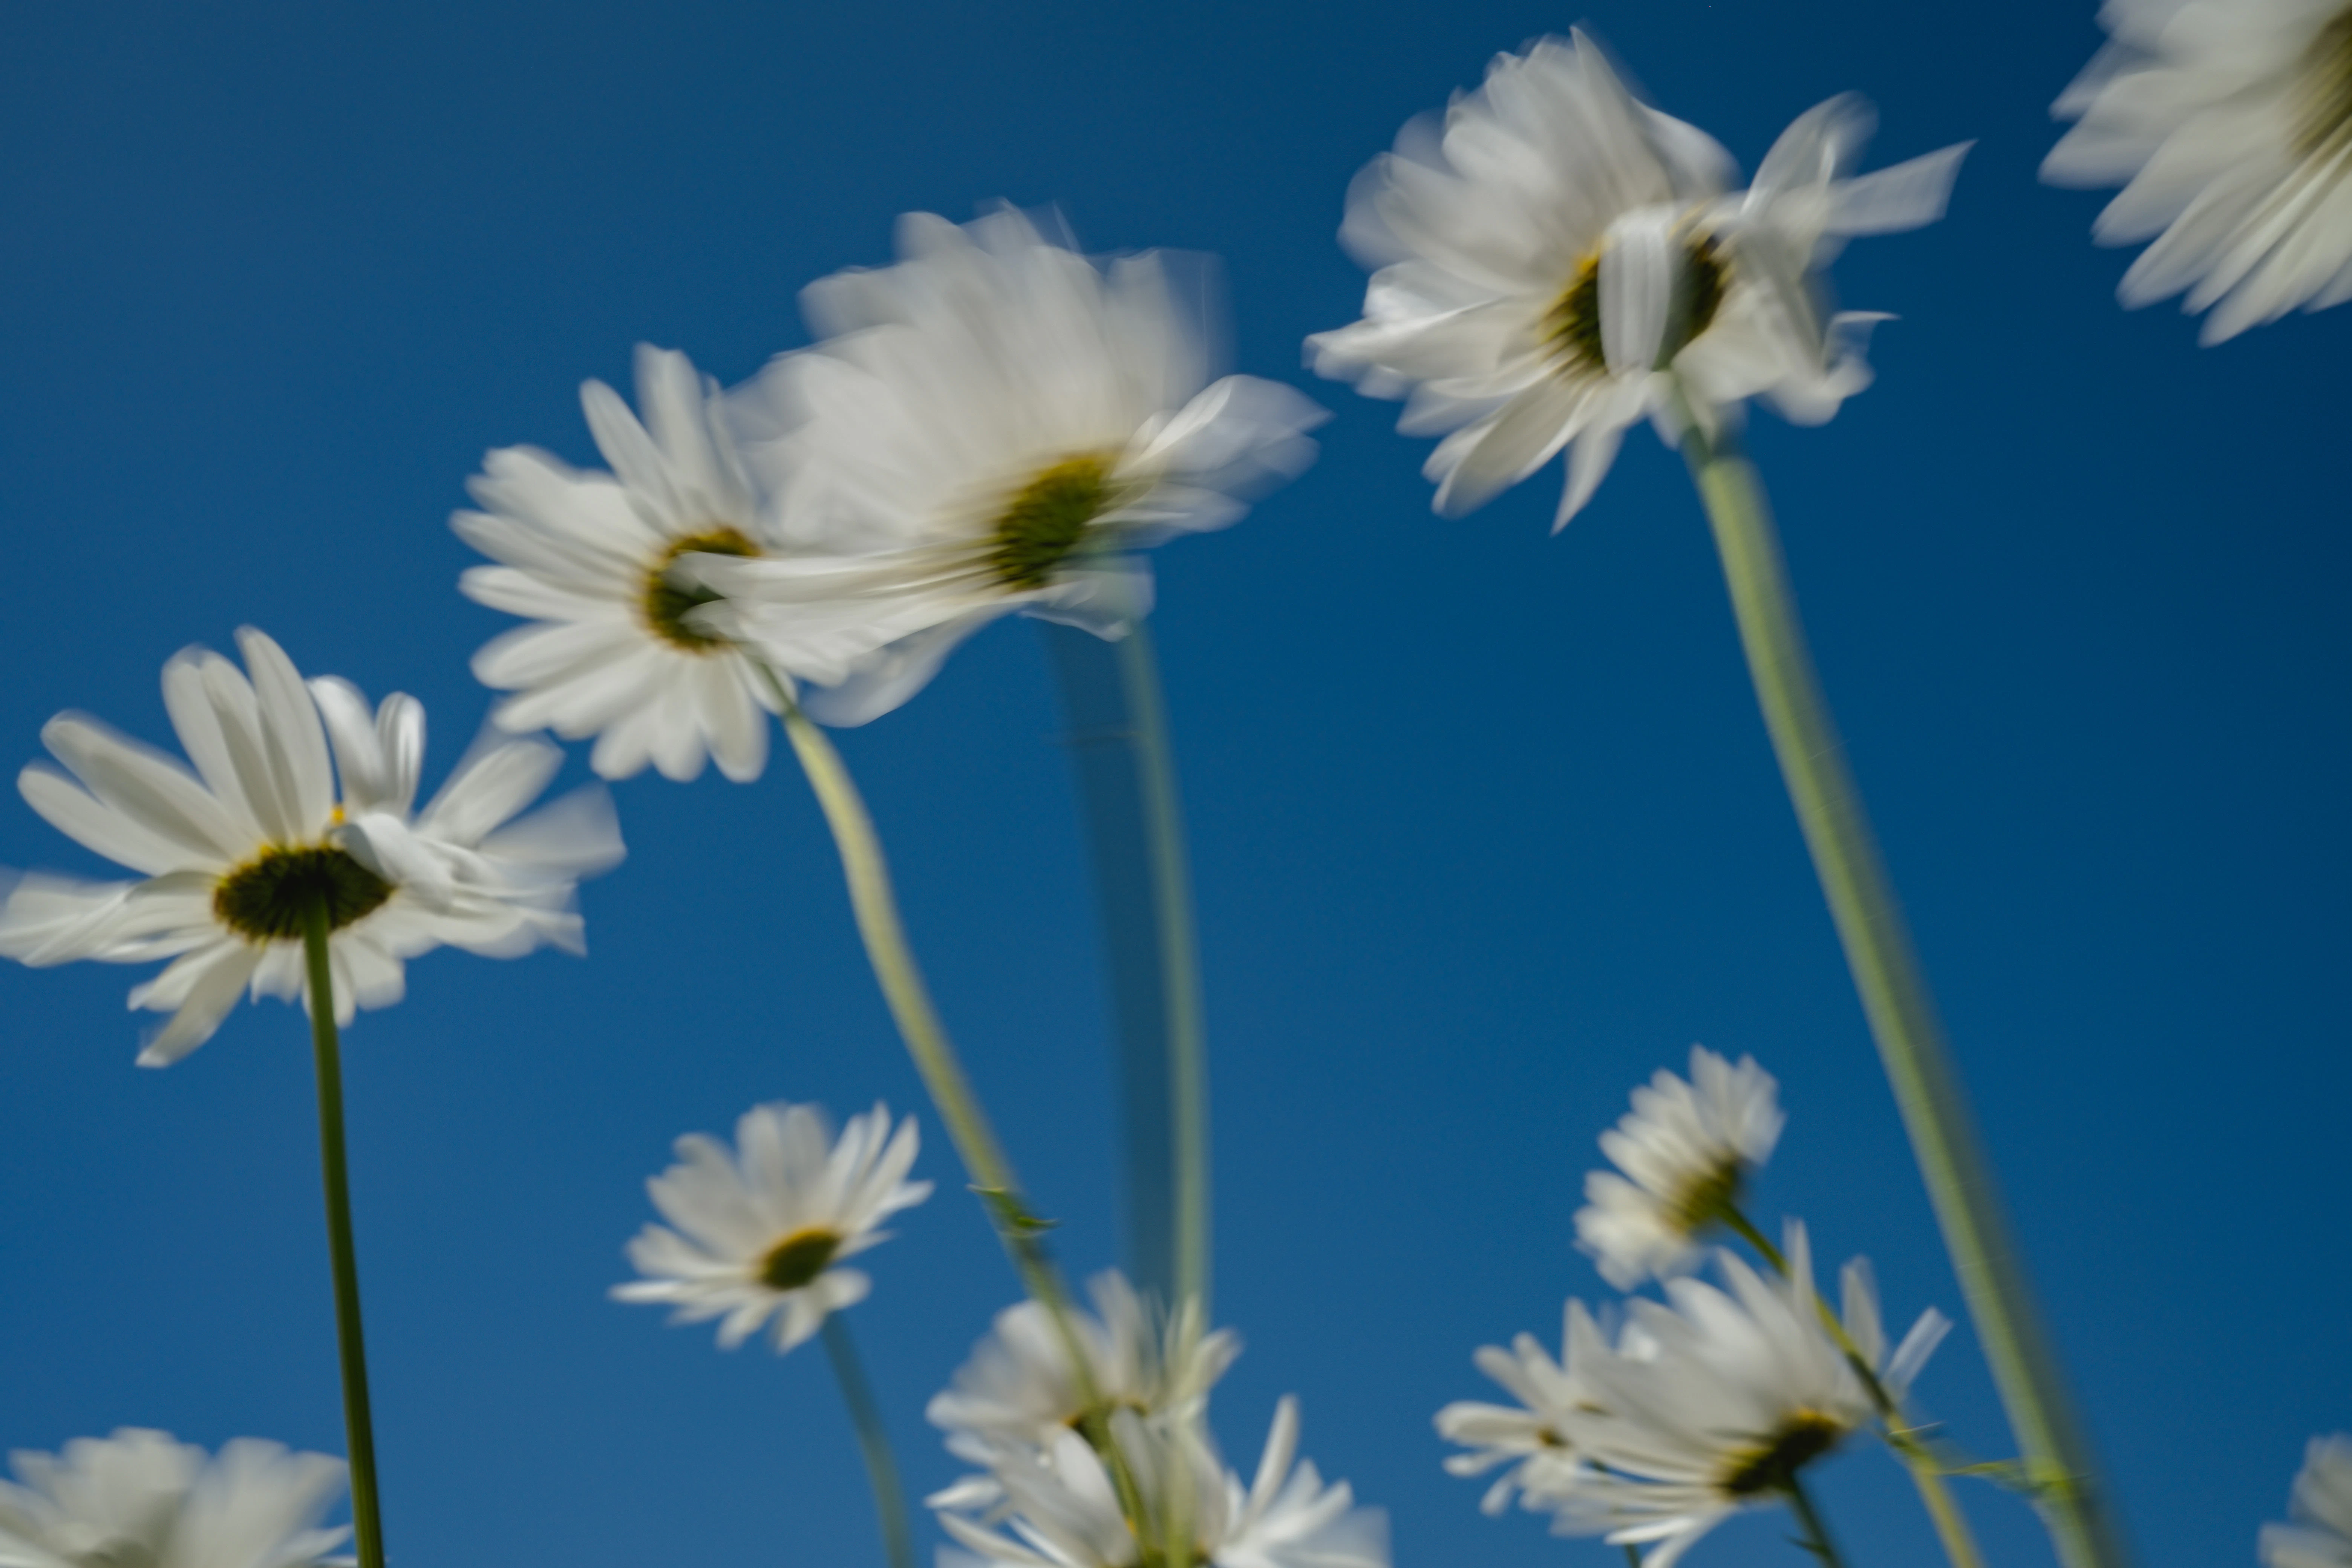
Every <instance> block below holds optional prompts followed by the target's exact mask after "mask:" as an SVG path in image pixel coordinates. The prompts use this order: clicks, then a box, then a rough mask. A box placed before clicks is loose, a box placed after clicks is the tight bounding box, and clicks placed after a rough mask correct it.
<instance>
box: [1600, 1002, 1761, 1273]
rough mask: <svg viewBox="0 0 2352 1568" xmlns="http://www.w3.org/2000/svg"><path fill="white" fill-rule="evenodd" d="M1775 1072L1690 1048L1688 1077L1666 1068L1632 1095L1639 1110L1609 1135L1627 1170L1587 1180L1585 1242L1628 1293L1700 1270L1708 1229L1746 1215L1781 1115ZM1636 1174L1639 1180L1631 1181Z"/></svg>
mask: <svg viewBox="0 0 2352 1568" xmlns="http://www.w3.org/2000/svg"><path fill="white" fill-rule="evenodd" d="M1779 1087H1780V1086H1779V1085H1778V1084H1776V1083H1775V1082H1774V1081H1773V1079H1772V1075H1771V1074H1769V1073H1768V1072H1766V1071H1765V1070H1764V1069H1763V1068H1760V1067H1758V1066H1757V1065H1756V1058H1753V1057H1742V1058H1739V1065H1738V1067H1733V1066H1732V1065H1731V1064H1730V1063H1728V1062H1727V1061H1725V1060H1724V1059H1723V1058H1721V1057H1719V1056H1717V1055H1716V1054H1715V1053H1714V1052H1713V1051H1710V1050H1708V1049H1706V1047H1703V1046H1693V1047H1691V1076H1690V1079H1689V1080H1688V1081H1687V1082H1685V1080H1684V1079H1679V1078H1676V1077H1675V1075H1674V1074H1673V1073H1671V1072H1668V1071H1667V1070H1666V1069H1665V1068H1659V1069H1658V1072H1657V1076H1656V1077H1654V1078H1653V1079H1651V1080H1650V1082H1649V1083H1648V1084H1647V1085H1646V1086H1644V1087H1643V1088H1639V1089H1635V1090H1634V1091H1633V1110H1631V1111H1630V1112H1629V1113H1627V1114H1626V1116H1625V1117H1624V1118H1623V1119H1622V1121H1619V1122H1618V1123H1617V1125H1616V1126H1615V1127H1614V1128H1612V1129H1611V1130H1610V1131H1606V1132H1603V1133H1602V1134H1601V1152H1602V1153H1604V1154H1606V1155H1608V1156H1609V1158H1610V1160H1611V1161H1612V1163H1614V1164H1615V1165H1616V1166H1617V1169H1618V1170H1619V1171H1622V1172H1623V1173H1624V1174H1623V1175H1622V1176H1621V1175H1618V1174H1616V1173H1613V1172H1609V1171H1595V1172H1592V1173H1591V1174H1589V1175H1587V1176H1586V1177H1585V1178H1584V1195H1585V1198H1586V1200H1587V1202H1586V1206H1585V1207H1583V1208H1581V1209H1579V1210H1578V1211H1577V1214H1576V1237H1577V1245H1578V1246H1579V1247H1582V1248H1583V1249H1584V1250H1585V1251H1586V1252H1588V1253H1590V1254H1591V1255H1592V1258H1593V1260H1594V1261H1595V1263H1596V1264H1598V1266H1599V1267H1600V1269H1601V1278H1603V1279H1607V1280H1608V1281H1609V1283H1611V1284H1612V1285H1614V1286H1616V1287H1617V1288H1618V1289H1621V1290H1631V1289H1633V1288H1635V1287H1636V1286H1638V1285H1640V1284H1641V1282H1642V1281H1643V1280H1644V1279H1650V1278H1651V1277H1653V1276H1655V1277H1657V1278H1660V1279H1664V1278H1666V1277H1668V1276H1670V1275H1674V1274H1679V1273H1684V1272H1686V1271H1687V1270H1689V1269H1690V1268H1695V1267H1696V1265H1697V1263H1698V1260H1699V1258H1700V1257H1701V1255H1702V1254H1701V1247H1700V1242H1701V1238H1702V1237H1703V1236H1704V1234H1705V1232H1706V1228H1707V1227H1708V1226H1711V1225H1717V1224H1720V1223H1724V1222H1726V1221H1727V1220H1729V1219H1730V1218H1732V1217H1733V1216H1734V1215H1736V1214H1737V1213H1738V1202H1739V1194H1740V1191H1741V1189H1742V1187H1743V1186H1744V1185H1745V1184H1746V1183H1747V1180H1748V1176H1749V1175H1750V1174H1751V1173H1754V1172H1755V1171H1757V1170H1759V1168H1761V1167H1762V1165H1763V1163H1764V1162H1765V1161H1766V1160H1769V1159H1770V1158H1771V1156H1772V1146H1773V1145H1774V1144H1775V1143H1776V1142H1779V1141H1780V1127H1781V1124H1782V1123H1783V1122H1784V1121H1786V1120H1787V1118H1786V1117H1785V1116H1784V1115H1783V1114H1782V1113H1781V1110H1780V1100H1779V1098H1778V1094H1777V1092H1776V1091H1777V1090H1778V1089H1779ZM1628 1178H1631V1179H1630V1180H1629V1179H1628Z"/></svg>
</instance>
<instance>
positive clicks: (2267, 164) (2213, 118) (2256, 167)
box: [2042, 0, 2352, 344]
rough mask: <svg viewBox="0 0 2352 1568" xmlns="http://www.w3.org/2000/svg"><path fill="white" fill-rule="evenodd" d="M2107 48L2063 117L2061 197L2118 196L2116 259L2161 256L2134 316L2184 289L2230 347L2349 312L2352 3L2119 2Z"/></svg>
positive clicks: (2108, 235)
mask: <svg viewBox="0 0 2352 1568" xmlns="http://www.w3.org/2000/svg"><path fill="white" fill-rule="evenodd" d="M2099 21H2100V23H2101V25H2102V26H2105V28H2106V30H2107V32H2108V34H2109V36H2110V40H2111V41H2110V42H2109V43H2108V45H2107V47H2105V49H2103V50H2102V51H2101V52H2100V53H2099V55H2098V56H2097V58H2095V59H2094V60H2093V61H2092V62H2091V64H2090V66H2089V68H2086V69H2085V70H2084V72H2083V74H2082V76H2081V77H2079V78H2078V79H2076V80H2075V81H2074V85H2073V86H2071V87H2069V88H2068V89H2066V92H2065V94H2064V95H2063V97H2061V98H2060V99H2059V100H2058V101H2057V103H2056V104H2054V105H2053V108H2052V112H2053V113H2054V114H2055V115H2057V116H2058V117H2059V118H2061V119H2063V120H2072V121H2075V122H2076V123H2075V125H2074V129H2073V130H2071V131H2069V132H2067V133H2066V134H2065V136H2064V137H2063V139H2062V140H2061V141H2060V142H2059V143H2058V145H2057V146H2056V147H2055V148H2053V149H2052V151H2051V153H2050V156H2049V157H2048V159H2047V160H2045V161H2044V162H2043V163H2042V178H2043V179H2045V180H2047V181H2050V182H2051V183H2052V184H2064V185H2116V184H2120V185H2122V186H2123V187H2124V189H2123V192H2122V194H2121V195H2117V196H2116V199H2115V200H2114V201H2112V202H2110V203H2108V204H2107V206H2106V209H2105V211H2104V212H2102V213H2101V214H2100V215H2099V217H2098V221H2097V222H2096V224H2095V225H2094V226H2093V228H2092V231H2091V232H2092V234H2093V235H2094V237H2096V238H2097V240H2098V242H2099V243H2100V244H2102V245H2132V244H2137V242H2139V241H2141V240H2144V239H2152V240H2153V243H2152V244H2150V245H2149V246H2148V247H2147V249H2146V250H2144V251H2142V252H2140V254H2139V256H2138V257H2137V258H2136V259H2135V260H2134V261H2133V262H2132V265H2131V267H2130V268H2129V269H2128V270H2127V271H2126V272H2125V274H2124V278H2123V281H2122V283H2121V284H2119V285H2118V286H2117V288H2116V294H2117V296H2118V297H2119V298H2120V299H2121V300H2123V302H2124V303H2125V304H2126V305H2127V306H2139V305H2145V304H2148V303H2150V302H2151V301H2154V300H2163V299H2168V298H2170V297H2171V296H2172V295H2175V294H2179V293H2182V292H2183V291H2184V290H2185V291H2186V294H2187V298H2186V299H2184V300H2182V301H2181V308H2182V309H2183V310H2189V311H2198V310H2209V309H2210V310H2211V314H2210V315H2208V316H2207V317H2206V318H2205V322H2204V326H2203V328H2202V329H2201V330H2200V332H2199V341H2200V342H2205V343H2208V344H2210V343H2218V342H2222V341H2223V340H2225V339H2228V338H2232V337H2235V336H2237V335H2238V334H2239V333H2240V332H2242V331H2245V330H2246V329H2247V328H2249V327H2254V326H2260V325H2263V323H2265V322H2268V321H2276V320H2278V319H2279V318H2280V317H2281V316H2284V315H2285V314H2286V313H2287V312H2288V311H2289V310H2294V309H2295V308H2296V307H2297V306H2300V307H2302V308H2303V309H2305V310H2324V309H2326V307H2328V306H2330V305H2340V304H2342V303H2343V302H2344V301H2345V300H2347V299H2352V177H2348V176H2352V5H2346V4H2344V0H2186V3H2184V0H2106V4H2105V5H2104V6H2102V7H2101V9H2100V12H2099Z"/></svg>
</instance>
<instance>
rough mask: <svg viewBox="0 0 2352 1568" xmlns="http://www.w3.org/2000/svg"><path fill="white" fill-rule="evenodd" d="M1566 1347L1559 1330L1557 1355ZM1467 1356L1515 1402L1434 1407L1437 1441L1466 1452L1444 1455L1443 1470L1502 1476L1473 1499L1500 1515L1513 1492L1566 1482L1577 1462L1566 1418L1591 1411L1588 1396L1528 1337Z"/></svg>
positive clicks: (1569, 1368)
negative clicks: (1585, 1409)
mask: <svg viewBox="0 0 2352 1568" xmlns="http://www.w3.org/2000/svg"><path fill="white" fill-rule="evenodd" d="M1567 1343H1568V1335H1567V1332H1566V1331H1565V1330H1564V1329H1563V1331H1562V1332H1561V1344H1562V1349H1563V1352H1565V1350H1566V1347H1567ZM1472 1359H1473V1360H1474V1361H1475V1363H1476V1364H1477V1367H1478V1370H1479V1371H1481V1372H1483V1373H1486V1375H1487V1376H1488V1377H1491V1378H1493V1379H1494V1380H1495V1381H1496V1383H1499V1384H1502V1385H1503V1387H1504V1388H1505V1389H1506V1390H1507V1391H1508V1392H1509V1393H1510V1394H1512V1395H1513V1396H1514V1397H1515V1398H1517V1400H1518V1403H1517V1405H1489V1404H1486V1403H1485V1402H1483V1401H1480V1400H1471V1399H1463V1400H1456V1401H1455V1402H1454V1403H1453V1404H1452V1405H1447V1406H1445V1408H1444V1409H1443V1410H1440V1411H1439V1412H1438V1413H1437V1434H1438V1436H1441V1437H1444V1439H1445V1440H1446V1441H1447V1442H1449V1443H1458V1444H1460V1445H1461V1446H1462V1447H1465V1448H1467V1449H1469V1450H1470V1452H1468V1453H1466V1454H1449V1455H1447V1456H1446V1458H1445V1468H1446V1471H1447V1473H1449V1474H1451V1475H1456V1476H1483V1475H1485V1474H1486V1473H1487V1472H1488V1471H1490V1470H1493V1469H1496V1468H1502V1470H1503V1473H1502V1474H1501V1475H1500V1476H1497V1477H1496V1479H1495V1480H1494V1483H1493V1484H1492V1485H1490V1486H1489V1487H1488V1488H1487V1489H1486V1496H1485V1497H1483V1498H1481V1499H1480V1500H1479V1502H1478V1507H1479V1509H1480V1510H1481V1511H1483V1512H1486V1513H1488V1514H1496V1513H1500V1512H1502V1511H1503V1510H1504V1509H1506V1508H1507V1507H1508V1506H1510V1501H1511V1496H1512V1494H1513V1493H1514V1492H1516V1491H1518V1490H1521V1489H1528V1490H1536V1491H1540V1490H1543V1489H1546V1488H1548V1487H1549V1488H1557V1487H1559V1486H1561V1485H1563V1484H1567V1483H1569V1482H1570V1481H1572V1479H1573V1478H1574V1474H1575V1469H1576V1460H1575V1450H1574V1448H1573V1447H1571V1446H1570V1442H1569V1438H1568V1419H1569V1416H1570V1413H1571V1412H1573V1411H1575V1410H1577V1409H1579V1408H1582V1407H1587V1406H1590V1405H1591V1398H1592V1396H1591V1393H1590V1392H1589V1391H1588V1390H1587V1389H1586V1388H1585V1386H1584V1384H1582V1382H1581V1381H1580V1380H1579V1379H1578V1377H1577V1375H1576V1373H1575V1371H1574V1369H1573V1367H1572V1366H1571V1365H1570V1364H1568V1363H1563V1362H1558V1361H1554V1360H1553V1359H1552V1357H1551V1352H1549V1351H1547V1350H1545V1349H1544V1347H1543V1344H1542V1342H1540V1341H1538V1339H1537V1338H1536V1337H1535V1336H1534V1335H1533V1334H1520V1335H1518V1336H1517V1337H1516V1338H1514V1339H1513V1340H1512V1341H1511V1345H1510V1348H1509V1349H1508V1350H1505V1349H1504V1348H1503V1347H1502V1346H1500V1345H1484V1346H1481V1347H1480V1348H1479V1350H1478V1352H1477V1354H1476V1355H1475V1357H1473V1358H1472Z"/></svg>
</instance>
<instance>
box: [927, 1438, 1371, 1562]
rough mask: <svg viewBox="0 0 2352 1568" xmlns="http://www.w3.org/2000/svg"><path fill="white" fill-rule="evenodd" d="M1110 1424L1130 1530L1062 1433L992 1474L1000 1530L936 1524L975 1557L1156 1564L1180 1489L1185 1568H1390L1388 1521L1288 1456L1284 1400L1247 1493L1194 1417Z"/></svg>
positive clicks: (1106, 1486)
mask: <svg viewBox="0 0 2352 1568" xmlns="http://www.w3.org/2000/svg"><path fill="white" fill-rule="evenodd" d="M1111 1426H1112V1436H1113V1440H1114V1442H1115V1443H1116V1445H1117V1447H1118V1452H1119V1453H1120V1454H1121V1455H1122V1456H1124V1458H1125V1460H1126V1463H1127V1467H1128V1469H1129V1474H1130V1475H1131V1477H1132V1479H1133V1483H1134V1488H1135V1491H1136V1493H1137V1496H1138V1501H1139V1504H1140V1508H1141V1512H1142V1521H1141V1527H1140V1528H1139V1525H1138V1523H1137V1521H1133V1520H1131V1519H1130V1518H1129V1514H1128V1513H1127V1511H1126V1510H1125V1509H1123V1508H1122V1506H1121V1504H1120V1500H1119V1492H1118V1486H1117V1484H1115V1482H1114V1480H1113V1479H1112V1476H1111V1474H1110V1471H1109V1469H1108V1468H1107V1467H1106V1466H1105V1464H1104V1462H1103V1459H1102V1458H1101V1457H1100V1456H1099V1455H1097V1453H1096V1452H1095V1450H1094V1448H1093V1447H1091V1446H1089V1445H1088V1444H1087V1440H1086V1439H1085V1438H1084V1437H1082V1436H1079V1435H1078V1434H1077V1433H1076V1432H1073V1431H1070V1430H1067V1429H1065V1430H1063V1431H1062V1432H1061V1433H1059V1434H1058V1435H1057V1436H1055V1438H1054V1439H1053V1441H1052V1442H1051V1443H1050V1444H1048V1445H1047V1446H1046V1447H1045V1448H1044V1449H1042V1450H1041V1451H1039V1452H1038V1453H1037V1454H1036V1455H1034V1457H1024V1458H1019V1459H1011V1458H1008V1462H1007V1463H1006V1464H1005V1465H1004V1467H1003V1468H1002V1469H1001V1470H1000V1471H999V1472H998V1477H999V1479H1000V1480H1001V1482H1002V1483H1003V1489H1004V1491H1005V1493H1006V1495H1007V1497H1008V1499H1009V1508H1008V1511H1009V1515H1010V1517H1009V1520H1008V1521H1006V1522H1005V1523H1003V1524H1001V1525H998V1526H996V1527H993V1528H992V1527H991V1526H990V1525H989V1524H987V1523H984V1522H982V1521H978V1520H974V1519H971V1518H969V1517H966V1516H965V1515H964V1514H963V1513H961V1512H960V1511H957V1510H954V1509H951V1508H950V1509H943V1510H941V1511H940V1513H939V1514H938V1519H939V1521H940V1526H941V1527H942V1528H943V1529H945V1530H946V1531H947V1532H948V1533H949V1534H950V1536H952V1537H954V1539H955V1541H956V1542H957V1543H958V1544H959V1545H961V1546H963V1547H965V1548H967V1549H968V1550H970V1551H971V1552H975V1553H977V1554H978V1555H979V1556H980V1558H981V1559H982V1561H983V1562H988V1563H1007V1564H1012V1565H1013V1568H1165V1564H1166V1563H1168V1562H1169V1558H1170V1553H1169V1552H1168V1551H1167V1548H1166V1546H1165V1544H1164V1542H1162V1541H1161V1539H1160V1526H1161V1525H1162V1524H1163V1522H1164V1521H1165V1519H1166V1517H1167V1513H1168V1510H1169V1508H1170V1499H1171V1493H1175V1492H1177V1491H1178V1490H1179V1489H1180V1488H1181V1492H1182V1495H1184V1496H1185V1497H1186V1498H1187V1500H1188V1502H1187V1506H1188V1508H1189V1518H1190V1521H1191V1526H1192V1529H1191V1534H1192V1542H1191V1552H1190V1557H1191V1560H1192V1562H1195V1563H1208V1564H1213V1565H1214V1568H1388V1563H1389V1542H1388V1519H1387V1516H1386V1514H1385V1513H1383V1512H1382V1511H1381V1510H1379V1509H1370V1508H1359V1507H1357V1506H1356V1501H1355V1494H1354V1492H1353V1490H1352V1489H1350V1488H1349V1485H1348V1483H1347V1482H1345V1481H1339V1482H1336V1483H1334V1484H1331V1485H1328V1486H1327V1485H1325V1484H1324V1481H1323V1478H1322V1476H1321V1475H1320V1474H1319V1473H1318V1471H1317V1469H1316V1468H1315V1465H1314V1463H1313V1461H1311V1460H1302V1459H1299V1458H1297V1449H1298V1405H1297V1400H1295V1399H1292V1398H1290V1397H1288V1396H1285V1397H1284V1398H1283V1399H1282V1401H1281V1402H1280V1403H1279V1404H1278V1405H1276V1409H1275V1415H1274V1425H1273V1426H1272V1428H1271V1430H1269V1431H1268V1432H1267V1434H1266V1440H1265V1450H1264V1452H1263V1453H1262V1455H1261V1456H1260V1458H1259V1460H1258V1467H1257V1472H1256V1474H1255V1477H1254V1478H1253V1479H1252V1480H1251V1481H1250V1483H1249V1484H1248V1485H1247V1486H1246V1487H1244V1485H1243V1484H1242V1480H1241V1478H1240V1477H1238V1476H1236V1475H1235V1474H1234V1473H1233V1472H1232V1471H1231V1470H1228V1469H1226V1468H1224V1465H1223V1460H1221V1459H1220V1458H1218V1456H1217V1453H1216V1450H1215V1448H1214V1447H1213V1445H1212V1444H1211V1442H1210V1440H1209V1437H1208V1434H1207V1432H1206V1429H1205V1428H1204V1427H1203V1426H1201V1425H1200V1424H1199V1423H1197V1422H1176V1423H1168V1422H1158V1423H1155V1422H1150V1421H1146V1420H1145V1419H1143V1418H1142V1417H1141V1416H1139V1415H1138V1414H1137V1413H1136V1412H1134V1411H1133V1410H1129V1409H1122V1410H1120V1411H1119V1412H1118V1414H1117V1415H1114V1416H1113V1417H1112V1422H1111ZM1171 1483H1172V1484H1171ZM1180 1539H1181V1538H1180Z"/></svg>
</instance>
